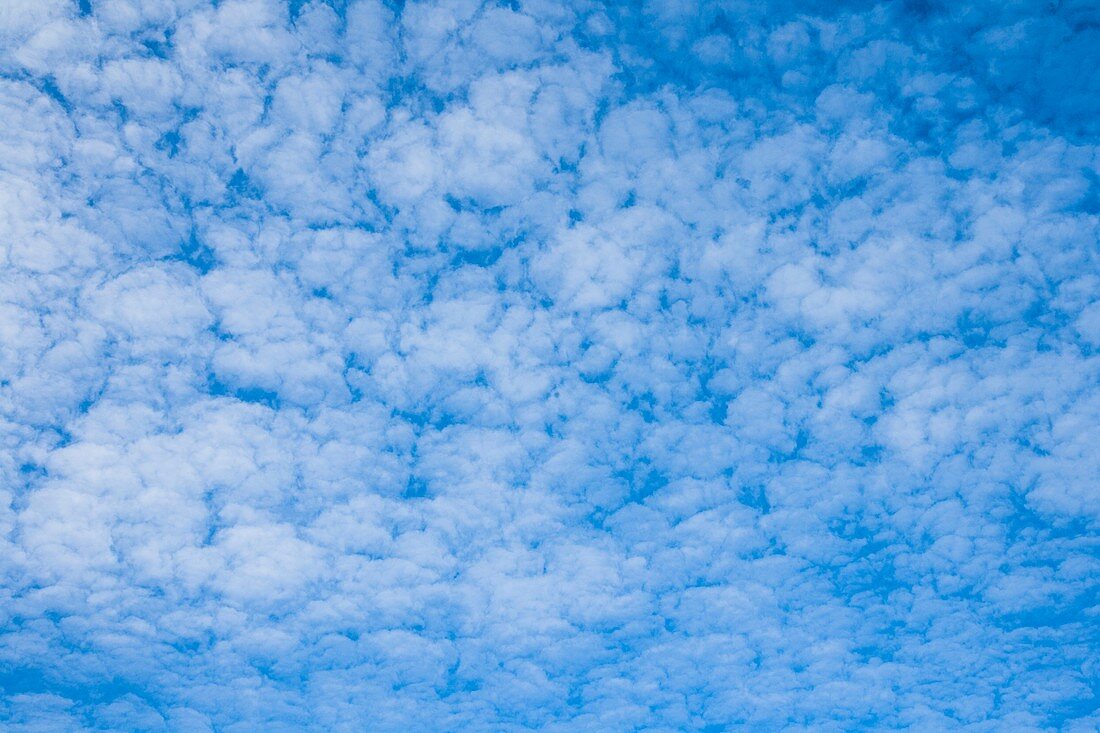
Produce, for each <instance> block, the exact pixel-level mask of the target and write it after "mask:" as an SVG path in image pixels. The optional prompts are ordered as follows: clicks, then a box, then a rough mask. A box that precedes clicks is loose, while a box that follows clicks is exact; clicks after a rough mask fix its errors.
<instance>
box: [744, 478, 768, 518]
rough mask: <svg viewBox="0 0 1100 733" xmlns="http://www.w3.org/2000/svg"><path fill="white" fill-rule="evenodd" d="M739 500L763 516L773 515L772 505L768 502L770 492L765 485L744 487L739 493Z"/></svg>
mask: <svg viewBox="0 0 1100 733" xmlns="http://www.w3.org/2000/svg"><path fill="white" fill-rule="evenodd" d="M737 500H738V501H739V502H741V503H742V504H743V505H745V506H747V507H749V508H750V509H755V510H756V511H758V512H760V513H761V514H769V513H771V510H772V505H771V502H770V501H768V492H767V491H766V490H765V488H764V486H763V485H757V486H742V487H741V491H739V492H738V493H737Z"/></svg>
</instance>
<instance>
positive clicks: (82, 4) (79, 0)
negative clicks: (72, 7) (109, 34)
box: [76, 0, 92, 18]
mask: <svg viewBox="0 0 1100 733" xmlns="http://www.w3.org/2000/svg"><path fill="white" fill-rule="evenodd" d="M76 7H77V11H78V12H79V13H80V15H81V17H85V18H86V17H88V16H89V15H91V14H92V0H76Z"/></svg>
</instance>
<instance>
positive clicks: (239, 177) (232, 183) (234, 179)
mask: <svg viewBox="0 0 1100 733" xmlns="http://www.w3.org/2000/svg"><path fill="white" fill-rule="evenodd" d="M226 188H227V189H228V190H229V191H230V192H232V193H233V194H234V195H235V196H236V197H238V198H244V199H252V200H254V201H258V200H260V199H261V198H263V192H262V191H261V190H260V188H259V186H257V185H256V184H255V183H253V181H252V179H251V178H250V177H249V175H248V174H247V173H245V172H244V169H243V168H238V169H237V170H235V171H233V175H232V176H231V177H230V178H229V181H228V182H227V183H226Z"/></svg>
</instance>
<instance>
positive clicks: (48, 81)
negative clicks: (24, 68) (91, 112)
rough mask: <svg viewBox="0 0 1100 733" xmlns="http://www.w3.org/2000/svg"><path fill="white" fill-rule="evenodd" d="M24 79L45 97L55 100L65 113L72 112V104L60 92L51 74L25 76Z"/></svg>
mask: <svg viewBox="0 0 1100 733" xmlns="http://www.w3.org/2000/svg"><path fill="white" fill-rule="evenodd" d="M24 80H25V81H27V82H29V83H30V84H32V85H34V86H35V87H36V88H37V89H38V90H39V91H40V92H42V93H43V94H45V95H46V96H47V97H49V98H50V99H52V100H53V101H55V102H57V104H58V105H59V106H60V107H61V109H63V110H65V112H66V113H72V111H73V106H72V104H71V103H70V102H69V100H68V99H66V98H65V95H64V94H62V93H61V88H60V87H59V86H57V79H55V78H54V77H53V75H52V74H47V75H46V76H41V77H26V78H25V79H24Z"/></svg>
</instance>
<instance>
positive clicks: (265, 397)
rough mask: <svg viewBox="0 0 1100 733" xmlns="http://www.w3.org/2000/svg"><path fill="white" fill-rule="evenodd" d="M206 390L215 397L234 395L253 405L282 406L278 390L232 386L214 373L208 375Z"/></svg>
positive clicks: (274, 408)
mask: <svg viewBox="0 0 1100 733" xmlns="http://www.w3.org/2000/svg"><path fill="white" fill-rule="evenodd" d="M206 391H207V393H208V394H210V395H212V396H214V397H232V398H234V399H237V400H240V401H241V402H247V403H249V404H253V405H263V406H264V407H269V408H271V409H272V410H278V409H279V408H280V407H282V400H281V399H280V398H279V394H278V393H277V392H272V391H271V390H267V389H263V388H262V387H232V386H230V385H229V384H227V383H225V382H223V381H222V380H220V379H218V377H217V376H216V375H215V374H213V373H211V374H209V375H208V376H207V387H206Z"/></svg>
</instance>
